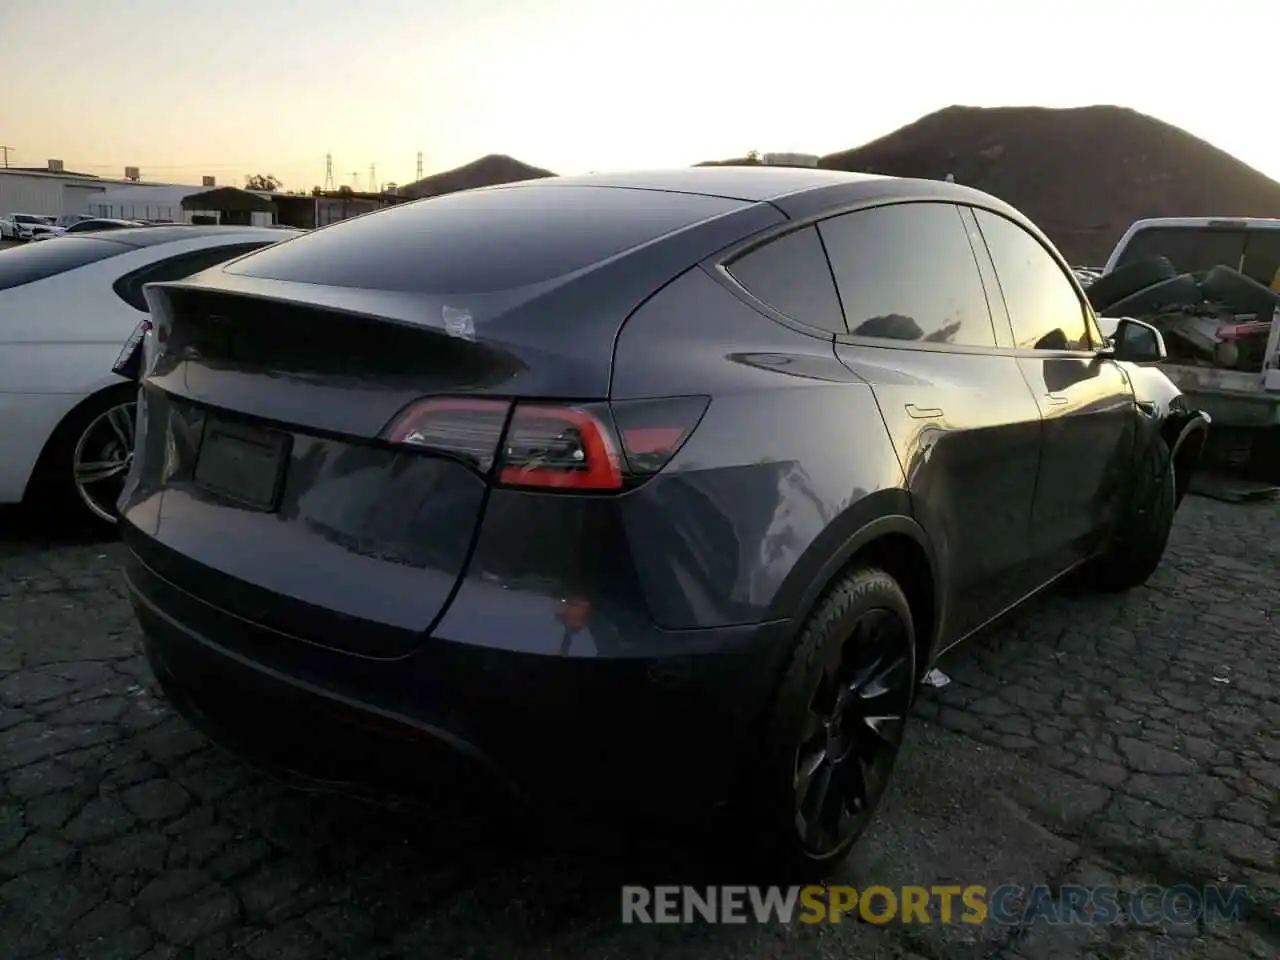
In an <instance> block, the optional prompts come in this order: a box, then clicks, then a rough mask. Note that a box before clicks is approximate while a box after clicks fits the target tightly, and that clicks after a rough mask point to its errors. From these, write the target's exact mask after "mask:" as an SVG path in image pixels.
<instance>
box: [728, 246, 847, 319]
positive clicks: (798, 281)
mask: <svg viewBox="0 0 1280 960" xmlns="http://www.w3.org/2000/svg"><path fill="white" fill-rule="evenodd" d="M725 269H726V270H727V271H728V273H729V275H730V276H731V277H733V279H734V280H736V281H737V282H738V283H739V285H741V286H742V288H743V289H744V290H746V291H747V292H748V293H750V294H751V295H752V296H753V297H755V298H756V299H757V300H760V301H761V302H763V303H767V304H768V305H769V306H770V307H772V308H773V309H774V310H777V311H778V312H779V313H781V314H782V315H783V316H786V317H790V318H791V319H792V320H798V321H799V322H800V323H803V324H805V325H806V326H810V327H816V328H817V329H819V330H825V331H827V332H830V333H847V332H848V331H847V330H846V329H845V325H844V312H843V311H842V310H841V308H840V297H839V294H837V293H836V281H835V278H834V277H832V275H831V265H830V263H828V262H827V254H826V251H825V250H823V248H822V240H821V238H820V237H819V236H818V228H817V227H803V228H801V229H799V230H793V231H791V233H788V234H785V235H783V236H781V237H779V238H778V239H776V240H771V241H769V242H768V243H766V244H764V245H763V246H760V247H756V248H755V249H754V250H751V251H749V252H748V253H745V254H743V255H742V256H741V257H739V258H738V259H736V260H734V261H733V262H732V263H730V264H729V265H728V266H726V267H725Z"/></svg>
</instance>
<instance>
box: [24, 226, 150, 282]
mask: <svg viewBox="0 0 1280 960" xmlns="http://www.w3.org/2000/svg"><path fill="white" fill-rule="evenodd" d="M129 249H130V248H129V247H126V246H124V245H123V244H120V243H111V242H110V241H106V240H95V239H93V238H92V237H58V238H56V239H54V240H46V241H44V242H43V243H31V244H28V245H26V246H24V247H14V248H12V249H9V250H0V290H8V289H9V288H11V287H20V286H22V285H23V284H24V283H34V282H35V281H36V280H43V279H45V278H46V277H52V276H53V275H54V274H58V273H65V272H66V271H68V270H74V269H76V268H77V267H83V266H85V265H87V264H90V263H95V262H97V261H98V260H105V259H107V257H114V256H117V255H118V254H121V253H128V251H129Z"/></svg>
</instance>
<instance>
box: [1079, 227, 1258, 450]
mask: <svg viewBox="0 0 1280 960" xmlns="http://www.w3.org/2000/svg"><path fill="white" fill-rule="evenodd" d="M1085 293H1086V295H1087V296H1088V297H1089V300H1090V302H1091V303H1092V304H1093V307H1094V309H1095V310H1096V311H1097V312H1098V315H1099V316H1100V317H1113V318H1114V317H1122V316H1126V317H1134V318H1136V319H1140V320H1145V321H1146V322H1148V323H1150V324H1152V325H1153V326H1155V327H1156V328H1157V329H1158V330H1160V332H1161V334H1162V335H1163V336H1164V339H1165V343H1166V347H1167V350H1168V355H1169V356H1168V359H1167V360H1166V361H1165V362H1164V363H1162V364H1161V369H1162V370H1164V372H1165V373H1166V374H1167V375H1168V377H1169V379H1170V380H1172V381H1173V382H1174V383H1175V384H1176V385H1177V386H1178V388H1179V389H1180V390H1182V392H1183V393H1184V394H1186V395H1187V398H1188V399H1189V400H1190V401H1191V402H1192V403H1194V404H1195V405H1196V406H1197V407H1198V408H1199V409H1201V410H1203V411H1205V412H1206V413H1208V414H1209V416H1210V417H1212V419H1213V425H1214V433H1215V434H1216V435H1218V436H1219V438H1220V439H1221V438H1222V437H1223V435H1224V431H1225V434H1226V435H1229V436H1230V437H1232V438H1233V440H1234V441H1235V442H1236V444H1237V446H1239V445H1240V444H1243V446H1244V447H1245V448H1247V449H1248V451H1249V453H1248V454H1247V455H1246V458H1248V457H1252V456H1253V455H1254V454H1255V453H1257V449H1256V448H1257V443H1258V441H1259V439H1260V438H1270V439H1269V440H1266V441H1265V442H1266V443H1267V444H1268V445H1269V446H1274V447H1276V448H1277V451H1280V443H1277V441H1276V438H1277V436H1280V219H1276V220H1268V219H1254V218H1230V217H1177V218H1160V219H1150V220H1139V221H1138V222H1137V223H1135V224H1133V226H1131V227H1130V228H1129V229H1128V230H1127V231H1126V232H1125V234H1124V236H1123V237H1121V238H1120V242H1119V243H1117V244H1116V247H1115V249H1114V250H1113V251H1112V253H1111V256H1110V257H1109V258H1108V260H1107V263H1106V266H1105V267H1104V268H1103V270H1102V272H1101V275H1100V276H1098V277H1097V278H1096V279H1094V280H1093V281H1092V282H1091V283H1087V284H1085ZM1272 455H1273V456H1276V458H1277V460H1278V461H1280V454H1277V453H1273V454H1272ZM1231 459H1233V460H1235V461H1237V462H1238V461H1239V460H1240V459H1241V457H1240V453H1239V451H1237V452H1235V453H1234V454H1232V456H1231Z"/></svg>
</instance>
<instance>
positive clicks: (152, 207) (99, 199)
mask: <svg viewBox="0 0 1280 960" xmlns="http://www.w3.org/2000/svg"><path fill="white" fill-rule="evenodd" d="M208 189H209V188H208V187H181V186H165V185H158V184H145V185H143V184H131V185H130V186H127V187H121V186H116V185H114V184H113V185H112V186H111V187H110V189H107V190H103V191H102V192H101V193H97V194H94V195H93V196H92V197H90V198H89V209H88V213H89V214H90V215H91V216H95V217H110V218H115V219H119V220H172V221H173V222H174V223H182V222H184V221H183V216H182V200H183V198H184V197H189V196H191V195H193V194H196V193H203V192H204V191H205V190H208Z"/></svg>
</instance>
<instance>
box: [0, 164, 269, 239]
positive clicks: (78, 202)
mask: <svg viewBox="0 0 1280 960" xmlns="http://www.w3.org/2000/svg"><path fill="white" fill-rule="evenodd" d="M125 172H126V176H127V178H120V179H117V178H114V177H97V176H94V175H93V174H89V173H72V172H69V171H64V170H63V169H62V163H61V161H59V160H50V161H49V165H48V169H44V170H41V169H35V168H31V167H21V168H19V167H0V216H3V215H4V214H6V213H34V214H40V215H44V216H50V217H60V216H63V215H65V214H88V215H89V216H94V217H114V218H119V219H122V220H173V221H175V222H177V223H190V222H191V217H192V215H193V214H195V215H197V216H199V215H201V214H200V212H199V211H187V212H186V213H185V214H184V212H183V210H182V201H183V199H184V198H186V197H189V196H192V195H193V194H199V193H206V192H208V191H209V190H211V189H213V188H214V179H213V178H212V177H206V178H204V180H205V182H204V185H203V186H183V185H179V184H171V183H154V182H149V183H144V182H141V181H139V180H137V179H135V178H136V177H137V170H136V169H135V168H132V167H130V168H128V169H127V170H126V171H125ZM258 196H261V197H267V198H270V194H265V193H258ZM213 215H214V217H215V219H216V218H217V217H218V216H219V215H218V214H217V212H216V211H215V212H214V214H213ZM203 219H205V220H207V219H208V217H207V215H205V216H203ZM272 220H273V218H272V217H271V216H270V215H268V214H265V213H262V212H256V213H255V214H254V216H253V222H254V223H255V224H258V223H266V224H270V223H271V222H272Z"/></svg>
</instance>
